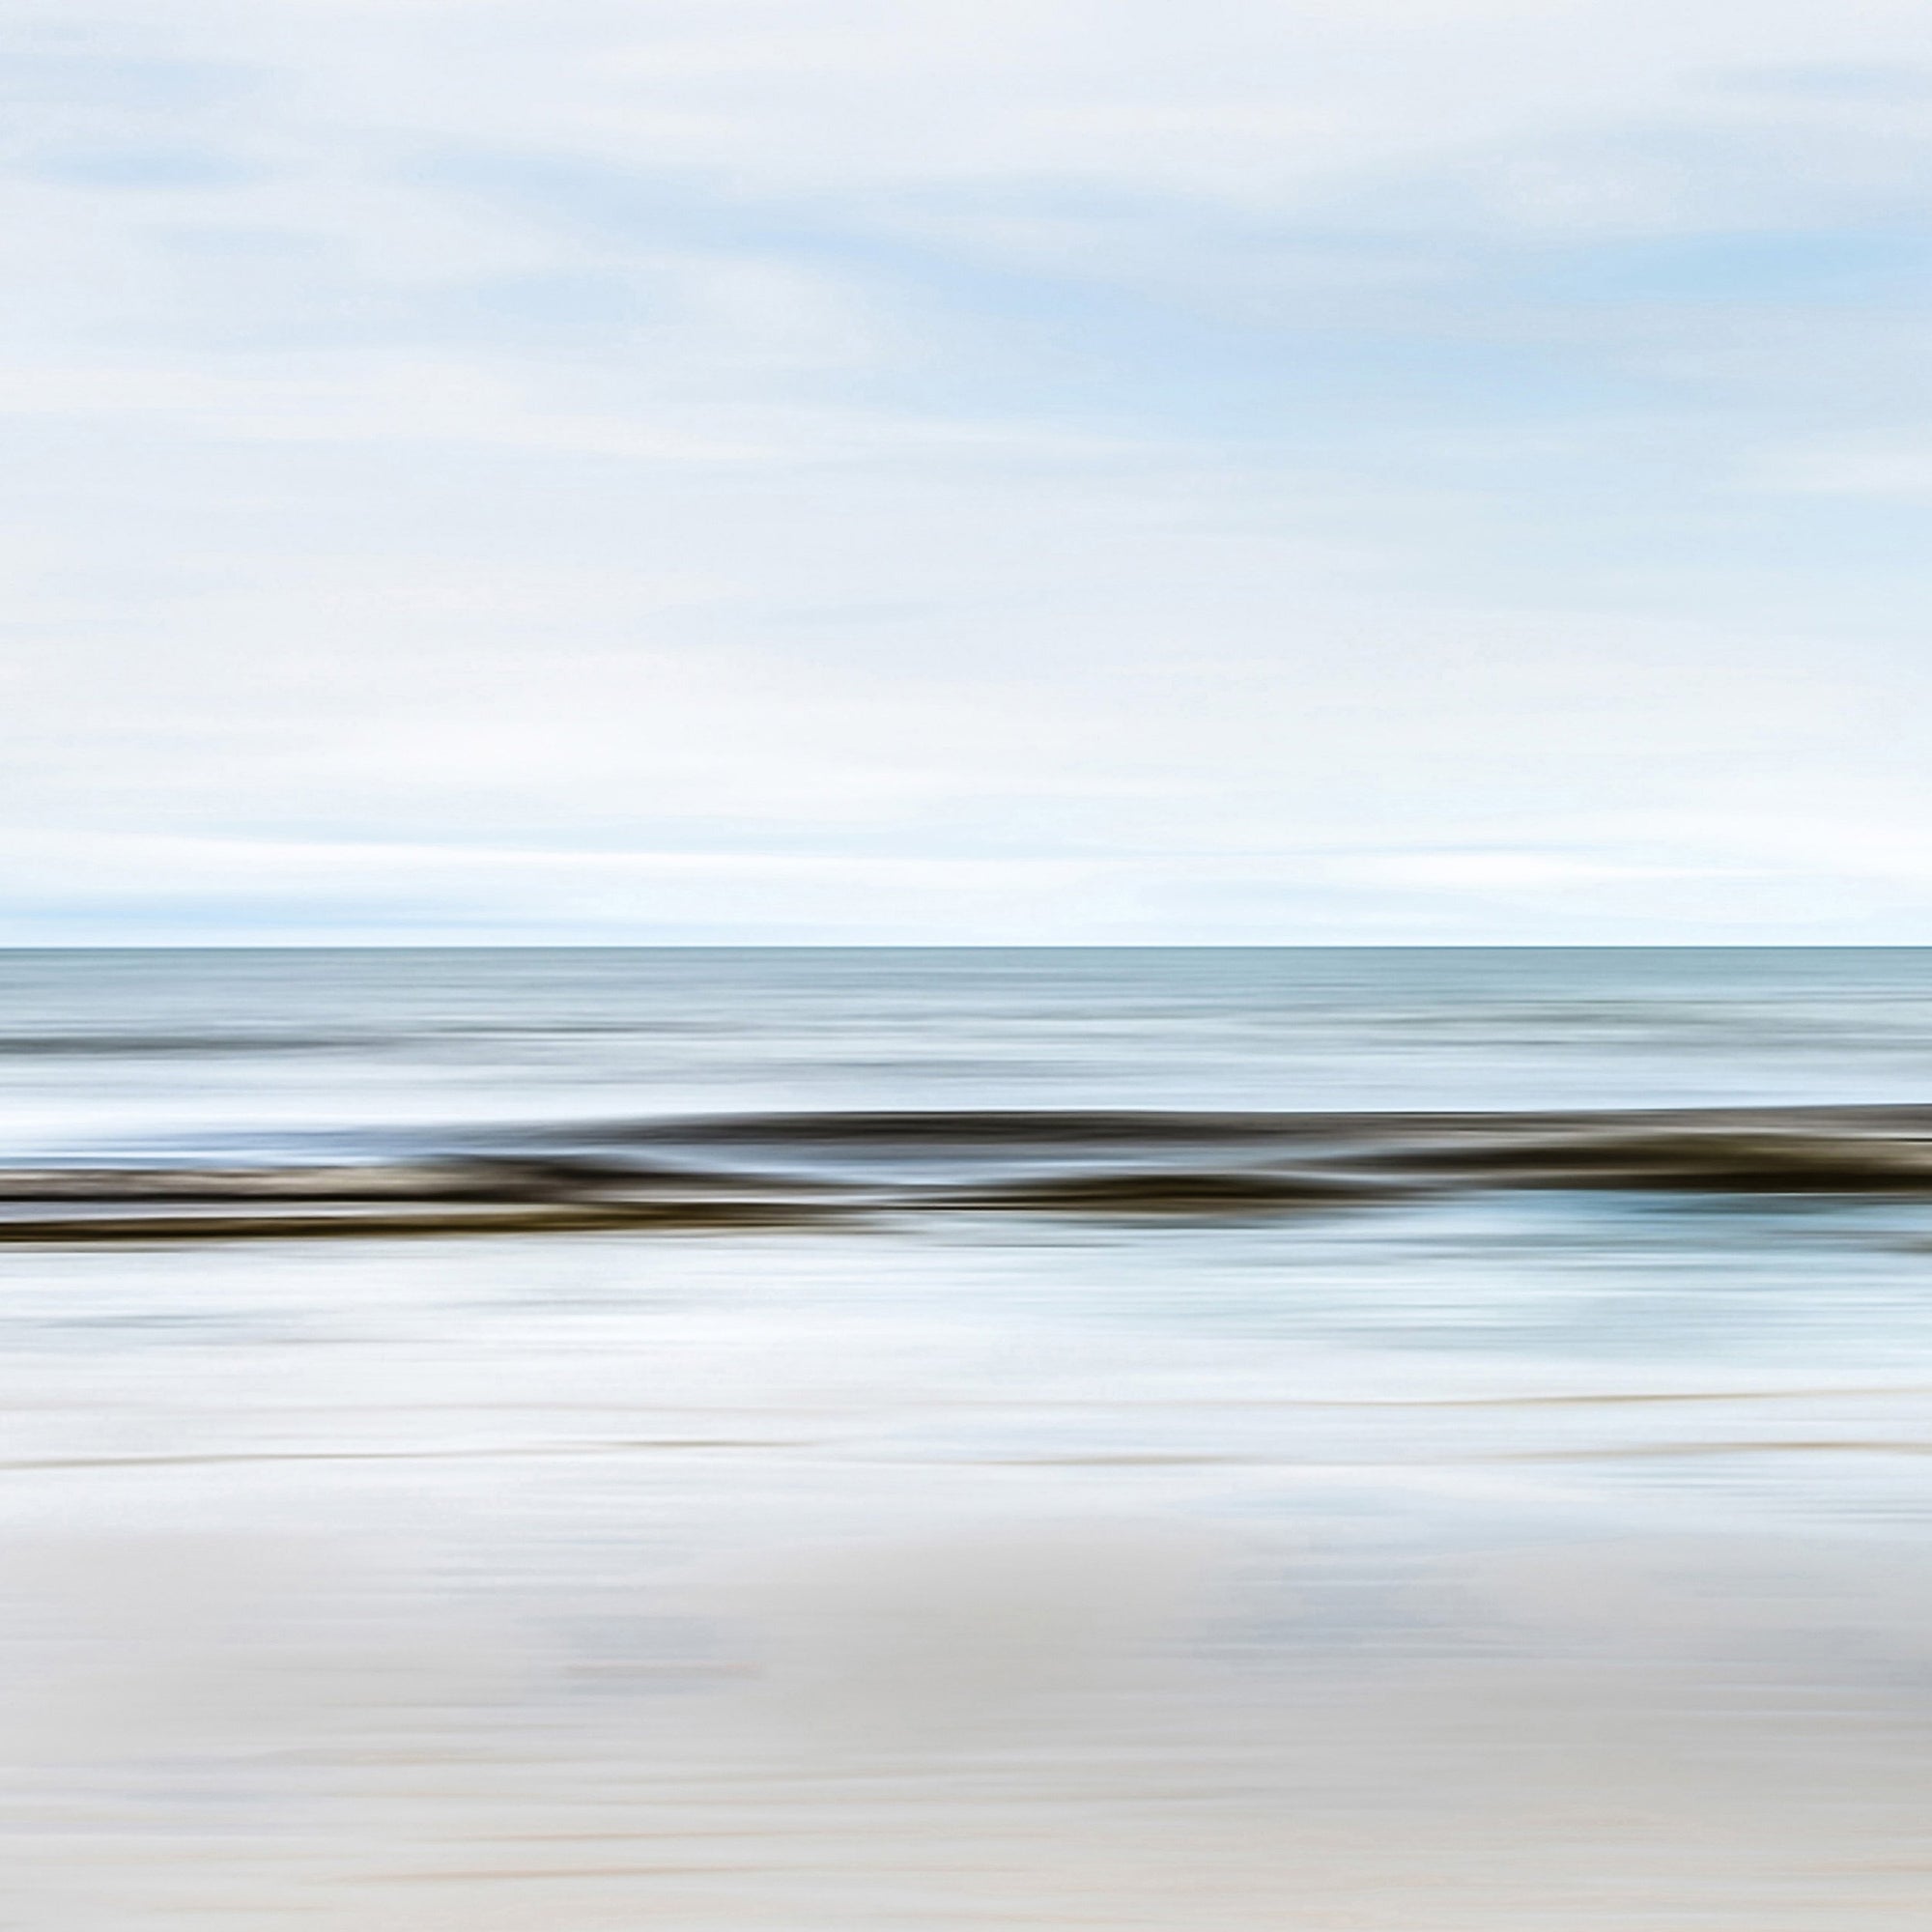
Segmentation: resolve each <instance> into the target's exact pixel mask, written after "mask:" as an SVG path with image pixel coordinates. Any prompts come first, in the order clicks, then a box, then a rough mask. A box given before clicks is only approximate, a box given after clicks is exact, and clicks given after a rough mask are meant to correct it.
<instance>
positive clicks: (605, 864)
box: [0, 0, 1932, 944]
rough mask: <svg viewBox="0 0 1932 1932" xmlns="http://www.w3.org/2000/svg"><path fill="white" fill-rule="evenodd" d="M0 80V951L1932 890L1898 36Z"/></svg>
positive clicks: (257, 24) (115, 43)
mask: <svg viewBox="0 0 1932 1932" xmlns="http://www.w3.org/2000/svg"><path fill="white" fill-rule="evenodd" d="M0 48H4V61H0V84H4V87H5V90H6V95H7V102H8V111H7V115H6V120H5V126H6V128H7V129H8V138H7V142H6V158H5V169H6V172H5V180H4V193H5V197H6V218H5V221H4V223H3V224H0V246H4V250H5V272H6V279H7V287H8V291H9V295H8V299H7V301H6V302H5V303H4V304H0V408H4V409H5V411H6V412H7V415H8V417H9V422H8V433H9V437H10V440H11V445H12V449H13V452H14V456H13V461H12V462H10V463H9V464H8V465H7V466H6V471H5V477H4V483H0V489H4V492H5V520H4V526H0V571H4V574H5V578H6V583H7V599H6V603H7V617H6V624H7V647H6V649H5V652H4V654H0V789H4V795H5V799H6V812H5V821H4V824H5V829H4V831H0V909H4V918H0V942H4V943H11V944H40V943H46V944H71V943H91V942H97V941H99V942H125V943H183V942H196V941H209V942H249V941H268V942H295V943H301V942H310V941H316V942H329V941H343V942H379V943H380V942H384V941H396V942H409V941H431V940H447V941H452V942H477V943H493V942H503V941H517V940H528V941H539V942H550V941H562V942H573V941H602V940H608V941H637V942H650V941H680V942H688V941H705V942H709V941H718V942H733V941H746V942H757V941H777V942H784V941H804V940H810V941H831V942H856V943H869V942H914V943H918V942H934V943H952V942H971V941H990V942H1040V943H1059V942H1088V941H1091V942H1170V941H1190V940H1198V941H1205V942H1214V943H1239V942H1256V943H1324V942H1366V943H1375V942H1390V943H1430V942H1445V943H1461V942H1480V943H1487V942H1495V943H1518V942H1525V941H1552V942H1565V943H1593V942H1604V943H1645V942H1653V941H1658V942H1667V941H1684V942H1697V943H1703V942H1731V941H1735V942H1758V941H1763V942H1861V941H1863V942H1887V943H1889V942H1910V941H1915V940H1919V939H1923V938H1925V937H1927V936H1928V930H1932V928H1929V927H1928V922H1927V920H1926V917H1925V914H1924V911H1923V908H1924V905H1925V902H1926V888H1927V886H1928V885H1932V760H1928V758H1927V757H1926V756H1925V754H1924V752H1923V750H1922V749H1921V741H1922V739H1923V737H1924V729H1923V725H1922V724H1921V722H1920V721H1921V720H1922V719H1923V718H1925V717H1926V716H1928V715H1932V652H1928V651H1927V650H1926V649H1925V648H1924V646H1923V642H1922V639H1924V637H1925V634H1926V631H1927V621H1928V617H1932V584H1928V582H1927V577H1926V573H1925V572H1924V571H1923V570H1922V568H1921V567H1920V556H1921V554H1922V552H1923V550H1924V541H1925V540H1924V526H1925V519H1926V514H1927V509H1928V505H1932V362H1928V358H1927V357H1926V355H1925V350H1924V320H1923V309H1924V305H1925V299H1926V296H1927V294H1928V292H1932V245H1928V213H1927V201H1928V190H1927V183H1928V182H1932V14H1927V12H1926V10H1925V8H1924V7H1923V5H1922V4H1918V0H1914V4H1889V0H1885V3H1883V4H1882V3H1881V0H1842V4H1839V5H1836V6H1833V7H1830V8H1825V7H1819V6H1817V5H1815V4H1805V5H1797V4H1791V0H1755V4H1751V5H1745V4H1742V0H1690V4H1688V5H1687V4H1683V0H1671V4H1662V0H1617V4H1614V5H1612V4H1608V0H1567V4H1553V3H1552V0H1534V4H1530V0H1403V4H1398V3H1397V0H1346V4H1344V3H1343V0H1301V4H1292V5H1265V4H1261V3H1260V0H1245V3H1244V4H1230V0H1196V4H1193V5H1190V6H1187V7H1179V6H1153V5H1148V4H1142V0H1109V4H1107V5H1104V6H1102V5H1098V4H1085V0H1027V4H1025V5H1020V4H1015V0H976V3H975V4H973V5H971V6H967V5H961V4H953V0H925V4H913V5H906V4H903V0H901V4H897V5H891V6H888V5H883V4H875V0H783V4H778V0H702V4H676V0H664V3H663V4H652V0H635V3H634V4H615V0H543V4H541V5H539V4H536V0H381V4H375V0H369V4H362V0H273V4H271V5H268V6H264V5H262V4H260V0H249V4H241V0H140V4H135V0H123V4H118V5H110V4H102V3H101V0H58V4H51V0H14V5H13V6H11V7H10V8H9V9H8V10H7V14H6V19H5V24H4V27H0Z"/></svg>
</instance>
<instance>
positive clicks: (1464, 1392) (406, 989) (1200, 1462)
mask: <svg viewBox="0 0 1932 1932" xmlns="http://www.w3.org/2000/svg"><path fill="white" fill-rule="evenodd" d="M1921 1115H1922V1118H1921ZM512 1171H514V1175H515V1176H525V1177H526V1176H527V1175H529V1174H537V1175H538V1176H539V1177H540V1178H541V1179H542V1183H543V1187H544V1189H546V1190H550V1191H547V1192H544V1193H542V1195H541V1199H540V1200H539V1199H538V1198H537V1197H535V1196H527V1197H526V1195H525V1194H522V1193H517V1192H516V1191H515V1189H514V1188H512V1189H511V1196H512V1198H511V1199H510V1201H509V1209H510V1211H508V1212H502V1211H500V1210H502V1209H503V1207H504V1202H503V1199H502V1196H503V1189H504V1186H505V1185H507V1183H505V1182H503V1179H502V1177H503V1176H504V1175H506V1174H511V1173H512ZM344 1172H348V1173H350V1174H351V1175H352V1177H355V1178H354V1179H352V1180H351V1181H347V1182H345V1181H343V1180H342V1179H340V1176H341V1175H342V1174H343V1173H344ZM425 1174H428V1175H429V1176H430V1177H431V1179H428V1180H424V1179H422V1177H423V1176H424V1175H425ZM479 1174H480V1175H482V1176H484V1177H486V1178H487V1179H489V1183H490V1184H489V1187H488V1188H481V1189H480V1192H481V1193H482V1194H485V1195H487V1197H488V1198H487V1200H486V1201H485V1204H484V1206H485V1208H486V1209H487V1211H478V1212H475V1213H471V1212H470V1210H469V1208H468V1207H467V1206H465V1207H464V1208H463V1210H462V1212H461V1213H459V1214H455V1215H452V1213H451V1211H450V1202H451V1200H452V1199H454V1198H456V1196H457V1195H458V1194H461V1196H462V1199H463V1201H464V1202H465V1203H467V1202H469V1198H470V1196H471V1195H475V1194H478V1193H479V1183H477V1182H476V1181H475V1179H474V1177H475V1176H477V1175H479ZM558 1174H562V1175H563V1176H564V1182H563V1183H559V1182H558V1181H557V1179H556V1177H557V1175H558ZM238 1175H239V1176H241V1177H242V1178H241V1179H235V1177H237V1176H238ZM452 1175H454V1176H455V1177H457V1179H455V1180H452V1179H451V1177H452ZM586 1175H587V1176H589V1177H590V1179H588V1180H586V1179H585V1177H586ZM211 1176H214V1177H217V1178H219V1177H226V1178H225V1179H216V1180H211V1179H210V1177H211ZM613 1176H614V1177H615V1178H614V1179H613V1178H612V1177H613ZM667 1176H669V1177H670V1179H667ZM1204 1176H1205V1177H1206V1179H1205V1180H1204ZM1928 1176H1932V952H1922V951H1917V950H1906V949H1899V950H1886V951H1849V950H1848V951H1836V950H1823V949H1821V950H1816V951H1811V950H1796V949H1793V950H1767V951H1755V950H1707V951H1646V950H1634V949H1633V950H1619V951H1614V952H1612V951H1605V952H1580V951H1562V952H1557V951H1551V952H1537V951H1481V950H1472V951H1433V950H1427V949H1417V950H1402V951H1396V950H1390V951H1375V950H1342V949H1337V950H1322V951H1315V950H1310V951H1295V950H1272V951H1268V950H1255V951H1247V950H1225V951H1219V950H1217V951H1207V950H1202V951H1187V950H1173V951H1154V950H1134V951H1093V952H1083V951H1035V952H1023V951H1001V950H991V949H988V950H976V951H959V952H917V951H871V952H857V951H854V952H841V951H810V950H798V951H786V950H772V951H742V952H733V951H705V950H689V951H684V950H680V951H663V952H643V951H637V952H633V951H579V952H564V951H556V952H521V951H502V952H463V951H446V952H431V951H422V952H406V951H395V952H270V951H262V952H243V951H213V950H211V951H206V952H193V951H179V952H113V951H99V952H14V953H6V954H0V1179H4V1180H5V1184H6V1186H7V1187H8V1189H9V1190H11V1191H10V1194H9V1208H8V1211H9V1212H10V1213H11V1214H12V1215H13V1216H14V1220H13V1221H12V1222H11V1223H9V1222H7V1221H5V1220H4V1219H0V1232H4V1231H5V1230H6V1229H7V1228H8V1227H11V1228H12V1231H13V1236H14V1238H10V1239H7V1240H4V1241H0V1283H4V1286H3V1287H0V1340H4V1347H0V1833H4V1834H5V1840H6V1843H5V1850H6V1859H5V1868H6V1871H7V1873H8V1878H7V1880H6V1883H5V1885H4V1887H0V1926H5V1927H14V1926H18V1927H21V1928H33V1932H39V1929H40V1928H42V1927H46V1926H53V1925H59V1926H61V1927H63V1928H70V1927H71V1928H73V1932H96V1928H99V1929H100V1932H121V1928H124V1927H129V1928H131V1927H142V1928H145V1927H147V1926H150V1925H153V1926H157V1927H158V1926H180V1927H192V1928H201V1927H204V1926H216V1925H226V1924H243V1925H254V1924H270V1923H280V1922H282V1920H283V1919H285V1918H286V1919H288V1920H290V1921H291V1922H295V1923H309V1924H314V1925H317V1926H319V1927H322V1928H326V1932H334V1928H338V1927H340V1928H344V1932H347V1928H351V1927H354V1928H356V1932H421V1928H428V1932H442V1928H448V1932H456V1928H459V1927H460V1928H463V1932H524V1928H532V1932H534V1928H537V1927H543V1928H554V1927H564V1928H568V1932H604V1928H610V1929H611V1932H618V1928H625V1932H629V1928H637V1927H659V1926H663V1927H668V1928H674V1932H685V1928H692V1932H710V1928H730V1932H818V1928H825V1932H833V1929H834V1928H839V1932H843V1928H879V1932H915V1928H918V1932H923V1928H926V1927H935V1928H936V1927H942V1926H943V1927H972V1928H989V1932H990V1928H1001V1932H1006V1928H1028V1932H1033V1929H1034V1928H1044V1927H1050V1926H1051V1927H1058V1926H1063V1925H1086V1926H1096V1925H1097V1926H1106V1927H1119V1928H1138V1927H1148V1928H1160V1929H1161V1932H1167V1929H1168V1928H1174V1932H1179V1928H1190V1932H1191V1929H1192V1928H1204V1932H1218V1929H1219V1928H1228V1929H1229V1932H1261V1928H1274V1927H1292V1928H1295V1932H1330V1929H1331V1928H1334V1932H1340V1928H1342V1927H1350V1928H1360V1927H1370V1928H1376V1932H1478V1929H1479V1928H1480V1932H1492V1928H1512V1927H1521V1928H1524V1932H1531V1928H1534V1932H1568V1928H1571V1927H1577V1928H1584V1927H1589V1928H1602V1927H1616V1928H1623V1927H1632V1928H1634V1927H1646V1928H1652V1927H1655V1928H1669V1929H1670V1932H1676V1928H1687V1929H1688V1928H1690V1927H1693V1926H1695V1927H1699V1928H1708V1927H1720V1928H1725V1929H1726V1932H1732V1929H1733V1928H1735V1932H1777V1929H1778V1928H1785V1927H1793V1928H1804V1932H1812V1929H1813V1928H1816V1932H1827V1929H1828V1928H1829V1932H1840V1928H1843V1927H1845V1926H1849V1925H1854V1924H1856V1925H1859V1926H1873V1927H1888V1928H1889V1927H1892V1926H1896V1927H1898V1928H1901V1932H1902V1928H1905V1927H1907V1926H1912V1927H1914V1928H1917V1927H1918V1926H1921V1925H1922V1924H1923V1923H1925V1922H1926V1918H1927V1914H1928V1908H1932V1881H1928V1870H1932V1866H1928V1861H1927V1857H1926V1843H1925V1835H1924V1834H1925V1828H1926V1820H1927V1817H1928V1816H1932V1806H1929V1805H1928V1800H1932V1751H1928V1749H1927V1746H1928V1745H1932V1637H1928V1635H1927V1633H1928V1630H1932V1620H1928V1617H1927V1608H1928V1604H1932V1543H1928V1537H1927V1530H1928V1518H1932V1498H1928V1492H1927V1487H1926V1479H1927V1473H1928V1464H1927V1461H1926V1458H1927V1455H1928V1451H1932V1431H1928V1428H1927V1399H1928V1396H1932V1179H1928ZM77 1177H84V1178H85V1179H77ZM251 1177H252V1178H251ZM694 1177H696V1178H694ZM774 1177H777V1179H774ZM1257 1177H1260V1178H1262V1179H1265V1180H1266V1182H1267V1184H1266V1185H1265V1186H1262V1185H1259V1184H1256V1182H1257ZM1069 1180H1070V1182H1071V1183H1073V1184H1071V1185H1069V1184H1068V1183H1069ZM1344 1180H1346V1182H1347V1184H1346V1185H1344V1184H1342V1182H1343V1181H1344ZM1183 1181H1184V1182H1185V1185H1180V1184H1179V1183H1180V1182H1183ZM1233 1181H1238V1182H1239V1183H1240V1184H1239V1185H1234V1184H1232V1182H1233ZM459 1182H460V1186H459V1184H458V1183H459ZM1208 1182H1211V1183H1212V1185H1208V1184H1207V1183H1208ZM1331 1182H1332V1183H1334V1184H1330V1183H1331ZM593 1183H594V1185H593ZM1318 1183H1319V1184H1318ZM522 1184H523V1183H522V1181H519V1182H518V1185H520V1186H521V1185H522ZM532 1184H534V1183H532ZM559 1184H563V1185H565V1187H566V1196H567V1198H565V1199H564V1200H563V1202H562V1205H561V1206H559V1205H558V1201H557V1198H556V1196H555V1194H554V1189H555V1187H556V1186H557V1185H559ZM668 1186H670V1187H673V1189H674V1198H673V1197H668V1196H667V1195H666V1194H665V1192H664V1190H665V1189H666V1188H667V1187H668ZM586 1187H590V1188H591V1190H592V1194H593V1195H594V1199H591V1200H590V1205H589V1207H588V1208H586V1206H585V1202H586V1199H588V1198H589V1197H586V1195H585V1192H584V1190H585V1189H586ZM265 1188H267V1189H270V1190H271V1191H274V1192H277V1193H278V1195H279V1196H280V1197H287V1196H289V1195H290V1194H291V1192H293V1193H294V1194H295V1195H297V1196H298V1197H299V1199H300V1200H301V1202H302V1204H303V1206H302V1209H301V1212H300V1214H299V1215H298V1217H297V1218H295V1219H289V1218H287V1217H286V1215H284V1216H283V1217H282V1218H279V1219H278V1218H277V1215H276V1212H273V1211H258V1209H259V1207H260V1204H259V1202H258V1201H257V1199H256V1196H257V1194H258V1193H260V1191H261V1190H263V1189H265ZM694 1188H697V1189H699V1190H700V1192H703V1191H704V1190H708V1192H703V1199H704V1200H705V1201H706V1202H710V1201H714V1200H717V1199H721V1198H722V1199H725V1200H727V1201H728V1202H730V1203H734V1204H744V1203H747V1202H749V1203H750V1204H751V1205H752V1206H754V1207H756V1208H757V1209H758V1210H759V1211H758V1212H757V1214H755V1215H747V1216H745V1217H743V1218H737V1217H734V1216H733V1215H732V1214H730V1213H712V1212H709V1211H707V1212H706V1213H704V1214H687V1213H685V1212H683V1211H682V1210H683V1208H687V1207H689V1206H690V1205H691V1202H692V1201H693V1200H695V1199H696V1198H697V1196H696V1195H694V1194H693V1193H692V1192H691V1190H692V1189H694ZM774 1188H777V1189H779V1190H780V1192H781V1193H782V1194H783V1198H784V1201H785V1202H786V1203H788V1204H793V1205H796V1202H797V1201H798V1200H804V1199H805V1198H806V1196H807V1195H810V1200H809V1201H807V1203H806V1205H808V1206H815V1205H816V1204H818V1203H820V1202H829V1203H830V1205H831V1206H832V1207H833V1208H836V1210H837V1211H835V1212H831V1213H828V1214H823V1215H820V1214H816V1213H802V1214H800V1215H798V1216H797V1217H793V1216H791V1215H789V1214H787V1213H777V1212H774V1211H772V1209H773V1207H774V1202H775V1200H776V1199H777V1198H778V1197H777V1195H775V1194H774V1193H773V1191H772V1190H773V1189H774ZM157 1189H162V1190H166V1189H173V1190H174V1194H173V1195H170V1196H169V1197H168V1199H169V1201H174V1200H175V1199H176V1197H179V1198H180V1199H181V1200H182V1201H185V1204H186V1205H185V1206H180V1207H170V1208H169V1211H170V1212H171V1213H176V1214H178V1217H179V1218H178V1219H177V1220H172V1221H171V1220H168V1219H166V1218H165V1217H162V1218H156V1212H155V1207H154V1203H155V1199H156V1190H157ZM465 1190H468V1191H467V1192H465ZM675 1190H682V1191H675ZM787 1190H788V1191H787ZM812 1190H816V1191H815V1192H813V1191H812ZM77 1191H78V1192H79V1193H80V1194H83V1195H85V1196H86V1199H85V1200H84V1201H82V1202H81V1204H80V1208H76V1207H75V1203H74V1198H73V1197H74V1196H75V1194H76V1192H77ZM398 1197H402V1198H405V1199H406V1201H407V1202H408V1204H409V1205H410V1208H411V1211H412V1212H413V1211H415V1210H416V1208H419V1207H422V1206H423V1204H425V1203H427V1204H428V1208H430V1209H432V1210H433V1211H429V1212H427V1213H426V1217H425V1218H424V1219H423V1220H422V1221H421V1223H420V1225H415V1224H409V1225H404V1224H399V1223H398V1222H397V1221H396V1220H395V1218H394V1215H393V1213H392V1204H393V1201H394V1200H395V1199H396V1198H398ZM418 1197H420V1199H419V1198H418ZM372 1199H380V1201H381V1202H382V1203H383V1204H384V1206H383V1207H382V1211H381V1214H380V1215H378V1216H377V1217H376V1218H374V1219H370V1218H369V1211H370V1210H369V1208H368V1202H369V1201H370V1200H372ZM667 1199H672V1205H673V1206H675V1207H677V1208H679V1211H677V1212H668V1211H667V1209H666V1201H667ZM210 1202H212V1203H213V1206H212V1207H210V1206H208V1205H207V1204H208V1203H210ZM533 1202H535V1208H536V1209H540V1210H541V1211H540V1212H539V1211H535V1209H533V1208H532V1203H533ZM130 1204H131V1205H130ZM238 1204H239V1205H238ZM995 1208H997V1211H993V1210H994V1209H995ZM244 1210H245V1211H244ZM546 1214H548V1215H551V1216H552V1219H551V1220H548V1221H547V1220H545V1219H544V1218H543V1217H544V1215H546ZM90 1217H93V1218H92V1219H90ZM493 1217H494V1218H493Z"/></svg>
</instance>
